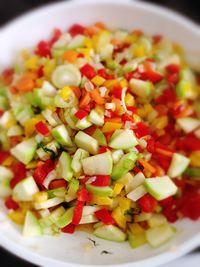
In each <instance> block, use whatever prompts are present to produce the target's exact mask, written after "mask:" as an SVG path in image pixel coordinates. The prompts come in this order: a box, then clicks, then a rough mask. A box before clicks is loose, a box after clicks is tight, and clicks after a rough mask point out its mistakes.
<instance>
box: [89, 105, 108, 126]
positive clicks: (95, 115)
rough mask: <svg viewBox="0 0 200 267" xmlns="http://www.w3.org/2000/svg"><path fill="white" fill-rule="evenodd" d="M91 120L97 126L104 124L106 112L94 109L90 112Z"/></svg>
mask: <svg viewBox="0 0 200 267" xmlns="http://www.w3.org/2000/svg"><path fill="white" fill-rule="evenodd" d="M88 119H89V121H90V122H91V123H93V124H95V125H97V126H102V125H103V124H104V114H103V113H100V112H98V111H97V110H96V109H93V110H92V111H91V112H90V114H89V118H88Z"/></svg>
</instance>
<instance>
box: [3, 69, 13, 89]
mask: <svg viewBox="0 0 200 267" xmlns="http://www.w3.org/2000/svg"><path fill="white" fill-rule="evenodd" d="M13 74H14V70H13V69H11V68H10V69H5V70H4V71H3V73H2V78H3V82H4V83H5V85H10V84H11V83H12V81H13Z"/></svg>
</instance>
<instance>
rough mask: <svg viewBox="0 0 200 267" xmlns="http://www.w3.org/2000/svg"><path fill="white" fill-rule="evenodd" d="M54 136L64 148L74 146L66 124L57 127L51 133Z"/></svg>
mask: <svg viewBox="0 0 200 267" xmlns="http://www.w3.org/2000/svg"><path fill="white" fill-rule="evenodd" d="M51 133H52V135H53V136H54V138H55V139H56V141H57V142H58V143H59V144H61V145H62V146H69V147H71V146H73V143H72V140H71V138H70V135H69V132H68V130H67V128H66V127H65V125H64V124H62V125H59V126H57V127H55V128H54V129H53V130H52V131H51Z"/></svg>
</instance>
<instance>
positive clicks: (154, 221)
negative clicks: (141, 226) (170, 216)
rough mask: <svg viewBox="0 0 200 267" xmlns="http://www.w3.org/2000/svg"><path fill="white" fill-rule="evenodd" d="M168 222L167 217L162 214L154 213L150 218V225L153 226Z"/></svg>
mask: <svg viewBox="0 0 200 267" xmlns="http://www.w3.org/2000/svg"><path fill="white" fill-rule="evenodd" d="M166 223H167V219H166V217H165V216H164V215H162V214H153V215H152V216H151V218H150V219H149V220H148V225H149V226H150V227H151V228H153V227H157V226H160V225H163V224H166Z"/></svg>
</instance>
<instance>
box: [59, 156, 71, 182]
mask: <svg viewBox="0 0 200 267" xmlns="http://www.w3.org/2000/svg"><path fill="white" fill-rule="evenodd" d="M71 163H72V158H71V156H70V155H69V153H67V152H65V151H63V152H62V154H61V155H60V158H59V160H58V164H57V167H56V171H57V174H58V177H60V178H64V179H65V180H67V181H70V180H71V179H72V177H73V170H72V168H71Z"/></svg>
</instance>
